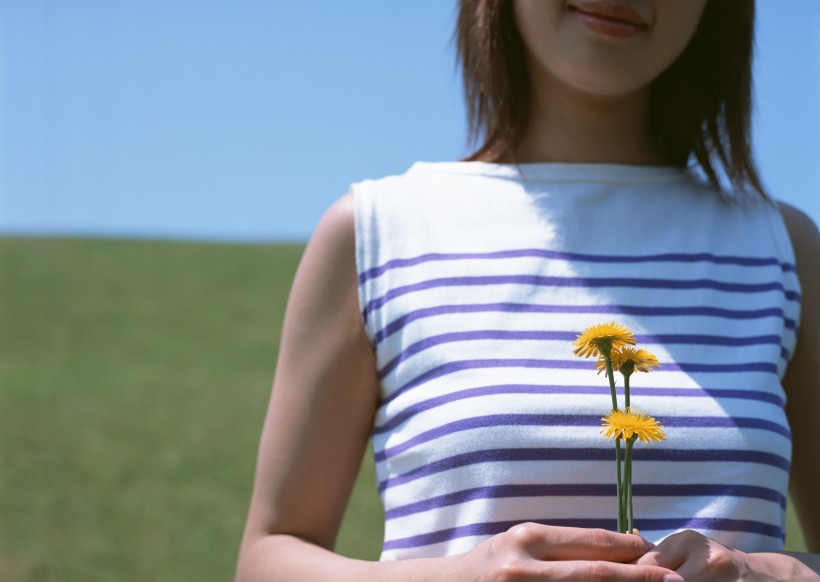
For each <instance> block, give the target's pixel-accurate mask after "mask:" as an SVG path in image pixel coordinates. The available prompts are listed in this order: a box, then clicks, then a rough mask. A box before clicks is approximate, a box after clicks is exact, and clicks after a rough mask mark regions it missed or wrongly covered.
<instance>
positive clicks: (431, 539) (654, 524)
mask: <svg viewBox="0 0 820 582" xmlns="http://www.w3.org/2000/svg"><path fill="white" fill-rule="evenodd" d="M527 521H530V522H534V523H540V524H543V525H555V526H562V527H583V528H602V529H607V530H614V529H616V523H615V520H614V519H584V518H578V519H531V520H527ZM519 523H521V522H519V521H495V522H485V523H472V524H469V525H462V526H459V527H453V528H448V529H443V530H439V531H434V532H430V533H426V534H421V535H416V536H410V537H406V538H399V539H395V540H386V541H385V542H384V546H383V548H384V550H398V549H404V548H416V547H419V546H428V545H431V544H439V543H442V542H449V541H451V540H454V539H458V538H465V537H471V536H493V535H496V534H500V533H502V532H505V531H507V530H508V529H510V528H511V527H513V526H514V525H518V524H519ZM635 527H636V528H638V529H640V530H641V532H644V533H645V532H650V531H664V532H665V531H680V530H684V529H693V530H702V531H739V532H746V533H754V534H761V535H765V536H769V537H773V538H777V539H783V538H784V532H783V529H782V528H781V527H780V526H777V525H772V524H769V523H764V522H760V521H752V520H746V519H722V518H710V517H676V518H664V519H640V518H637V519H635Z"/></svg>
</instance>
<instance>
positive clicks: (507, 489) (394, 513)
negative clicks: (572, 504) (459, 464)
mask: <svg viewBox="0 0 820 582" xmlns="http://www.w3.org/2000/svg"><path fill="white" fill-rule="evenodd" d="M632 489H633V493H634V494H635V495H636V496H638V497H749V498H753V499H764V500H766V501H772V502H774V503H777V504H778V505H779V506H780V507H781V508H783V509H786V497H785V496H784V495H783V494H782V493H780V492H779V491H775V490H774V489H767V488H765V487H757V486H754V485H712V484H700V483H697V484H679V483H675V484H672V485H658V484H653V485H640V484H638V485H633V487H632ZM615 494H616V491H615V484H614V483H608V484H597V483H595V484H584V483H572V484H560V485H552V484H537V485H496V486H489V487H475V488H472V489H464V490H462V491H456V492H454V493H448V494H446V495H439V496H437V497H431V498H429V499H424V500H422V501H416V502H414V503H408V504H406V505H400V506H398V507H395V508H393V509H389V510H387V511H385V513H384V517H385V520H388V521H389V520H391V519H396V518H399V517H404V516H407V515H413V514H415V513H421V512H423V511H430V510H432V509H440V508H442V507H449V506H451V505H459V504H461V503H467V502H469V501H475V500H477V499H511V498H517V497H614V496H615Z"/></svg>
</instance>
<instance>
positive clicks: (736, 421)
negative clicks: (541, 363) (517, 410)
mask: <svg viewBox="0 0 820 582" xmlns="http://www.w3.org/2000/svg"><path fill="white" fill-rule="evenodd" d="M657 419H658V421H659V422H660V423H661V424H662V425H663V426H664V427H666V428H753V429H760V430H768V431H771V432H774V433H777V434H779V435H782V436H784V437H786V438H787V439H790V438H791V433H790V432H789V429H788V428H786V427H784V426H782V425H779V424H777V423H776V422H772V421H769V420H763V419H760V418H748V417H742V416H741V417H732V416H658V417H657ZM498 426H539V427H547V426H549V427H556V426H560V427H569V426H582V427H590V428H593V427H600V426H601V415H600V414H597V415H587V414H488V415H485V416H473V417H469V418H462V419H459V420H456V421H455V422H449V423H446V424H442V425H440V426H437V427H435V428H432V429H430V430H427V431H425V432H423V433H421V434H418V435H416V436H414V437H412V438H410V439H407V440H406V441H404V442H403V443H401V444H399V445H396V446H393V447H390V448H388V449H384V450H375V451H374V458H375V460H376V462H381V461H384V460H386V459H389V458H391V457H394V456H396V455H398V454H401V453H403V452H405V451H407V450H409V449H412V448H413V447H416V446H418V445H420V444H423V443H426V442H430V441H433V440H436V439H439V438H442V437H445V436H447V435H451V434H454V433H457V432H463V431H467V430H475V429H479V428H488V427H498Z"/></svg>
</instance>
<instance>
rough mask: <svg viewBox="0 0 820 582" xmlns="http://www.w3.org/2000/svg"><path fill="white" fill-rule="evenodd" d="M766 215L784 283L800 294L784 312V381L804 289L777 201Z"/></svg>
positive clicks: (798, 328)
mask: <svg viewBox="0 0 820 582" xmlns="http://www.w3.org/2000/svg"><path fill="white" fill-rule="evenodd" d="M766 217H767V219H768V222H769V229H770V231H771V234H772V238H773V239H774V243H775V246H776V249H777V256H778V259H779V260H780V261H781V265H782V269H783V284H784V286H785V288H786V289H787V290H790V291H792V290H793V291H797V293H798V294H799V295H800V299H799V300H798V301H797V303H796V307H795V308H794V309H792V310H789V311H788V312H786V313H784V316H785V319H784V330H783V333H784V337H783V338H782V341H783V347H784V348H786V349H787V350H788V359H787V360H786V366H784V367H783V370H782V372H781V374H780V380H781V381H782V380H783V377H784V376H785V372H786V367H787V366H788V364H789V363H790V362H791V360H792V357H793V356H794V352H795V349H796V348H797V337H798V335H799V334H800V312H801V307H802V301H803V290H802V288H801V286H800V279H799V278H798V276H797V258H796V253H795V250H794V245H793V244H792V239H791V235H790V234H789V228H788V226H787V225H786V220H785V218H784V217H783V213H782V211H781V209H780V206H779V204H778V203H777V201H775V202H774V203H773V204H772V205H771V210H770V211H769V212H766ZM789 321H793V322H794V325H793V326H788V325H787V322H789Z"/></svg>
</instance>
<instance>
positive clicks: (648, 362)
mask: <svg viewBox="0 0 820 582" xmlns="http://www.w3.org/2000/svg"><path fill="white" fill-rule="evenodd" d="M609 357H610V359H611V360H612V369H613V370H614V371H618V370H621V371H622V372H623V373H625V374H631V373H632V372H634V371H635V370H637V371H638V372H649V371H650V370H652V369H653V368H660V367H661V364H660V362H658V357H657V356H656V355H655V354H652V353H650V352H647V351H646V350H640V349H636V348H633V347H630V346H624V347H621V348H613V349H612V352H610V354H609ZM595 369H596V370H597V371H598V373H599V374H600V373H601V372H606V361H605V360H604V359H603V357H601V358H598V361H597V362H595Z"/></svg>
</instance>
